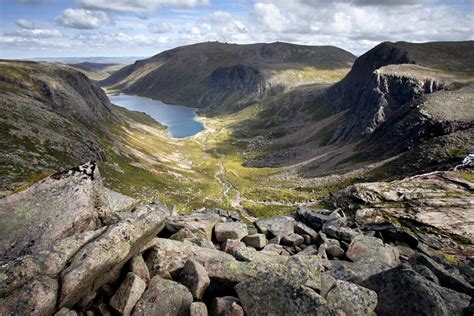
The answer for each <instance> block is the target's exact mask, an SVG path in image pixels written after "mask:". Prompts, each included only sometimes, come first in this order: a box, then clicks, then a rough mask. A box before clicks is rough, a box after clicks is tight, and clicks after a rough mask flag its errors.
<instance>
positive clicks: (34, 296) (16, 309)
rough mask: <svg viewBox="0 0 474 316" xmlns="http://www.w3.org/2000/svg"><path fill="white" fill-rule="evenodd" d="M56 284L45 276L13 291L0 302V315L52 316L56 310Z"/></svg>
mask: <svg viewBox="0 0 474 316" xmlns="http://www.w3.org/2000/svg"><path fill="white" fill-rule="evenodd" d="M57 291H58V282H57V281H56V280H55V279H53V278H50V277H47V276H39V277H37V278H36V279H34V280H33V281H30V282H29V283H27V284H25V285H23V287H21V288H19V289H16V290H14V291H13V292H12V293H10V295H9V296H7V297H6V298H1V300H0V315H40V316H43V315H44V316H47V315H52V314H53V313H54V310H55V309H56V299H57Z"/></svg>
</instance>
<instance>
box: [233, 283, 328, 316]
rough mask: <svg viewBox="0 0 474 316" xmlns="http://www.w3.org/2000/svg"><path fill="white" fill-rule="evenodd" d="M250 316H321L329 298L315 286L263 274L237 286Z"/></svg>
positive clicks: (326, 308)
mask: <svg viewBox="0 0 474 316" xmlns="http://www.w3.org/2000/svg"><path fill="white" fill-rule="evenodd" d="M235 290H236V291H237V294H238V296H239V298H240V301H241V303H242V307H243V309H244V311H245V313H246V314H247V315H321V314H323V313H325V312H328V307H327V305H326V301H325V300H324V298H322V297H321V296H320V295H319V294H318V293H317V292H316V291H314V290H313V289H311V288H309V287H306V286H301V285H298V284H294V283H292V282H288V280H287V279H284V278H283V279H280V278H278V277H277V276H274V275H273V274H268V275H267V274H263V275H261V276H259V277H257V278H252V279H248V280H247V281H244V282H241V283H239V284H237V285H236V286H235Z"/></svg>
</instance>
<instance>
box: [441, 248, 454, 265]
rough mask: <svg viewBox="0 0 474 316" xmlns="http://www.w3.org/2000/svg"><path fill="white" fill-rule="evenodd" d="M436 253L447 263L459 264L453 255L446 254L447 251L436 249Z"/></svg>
mask: <svg viewBox="0 0 474 316" xmlns="http://www.w3.org/2000/svg"><path fill="white" fill-rule="evenodd" d="M438 254H439V255H440V256H441V257H442V258H443V259H444V260H445V261H446V262H447V263H449V264H452V265H455V266H457V265H459V261H458V260H457V259H456V258H455V257H453V256H451V255H448V254H447V253H444V252H442V251H438Z"/></svg>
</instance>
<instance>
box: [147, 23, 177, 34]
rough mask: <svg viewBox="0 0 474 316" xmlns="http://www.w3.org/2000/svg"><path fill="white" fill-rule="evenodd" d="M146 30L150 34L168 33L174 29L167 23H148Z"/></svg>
mask: <svg viewBox="0 0 474 316" xmlns="http://www.w3.org/2000/svg"><path fill="white" fill-rule="evenodd" d="M148 29H149V30H150V32H151V33H168V32H171V31H172V30H173V29H174V25H173V24H171V23H168V22H159V23H149V24H148Z"/></svg>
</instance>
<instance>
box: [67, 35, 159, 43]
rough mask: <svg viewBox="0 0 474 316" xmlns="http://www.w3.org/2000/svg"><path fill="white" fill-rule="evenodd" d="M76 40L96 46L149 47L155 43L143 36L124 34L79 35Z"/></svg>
mask: <svg viewBox="0 0 474 316" xmlns="http://www.w3.org/2000/svg"><path fill="white" fill-rule="evenodd" d="M76 39H77V40H79V41H81V42H82V43H86V44H89V45H95V46H108V45H123V44H126V45H131V46H133V45H149V44H152V43H153V41H152V40H151V39H149V38H148V37H146V36H145V35H143V34H137V35H130V34H126V33H123V32H118V33H100V34H79V35H77V36H76Z"/></svg>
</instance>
